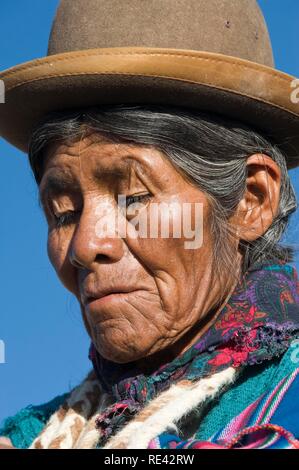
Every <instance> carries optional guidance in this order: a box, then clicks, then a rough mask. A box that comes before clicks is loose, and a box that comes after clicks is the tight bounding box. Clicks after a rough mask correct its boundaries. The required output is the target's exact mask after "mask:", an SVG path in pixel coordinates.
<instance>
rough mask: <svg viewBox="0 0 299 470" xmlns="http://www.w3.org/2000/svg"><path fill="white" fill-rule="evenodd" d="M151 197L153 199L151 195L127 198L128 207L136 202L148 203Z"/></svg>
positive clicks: (137, 195)
mask: <svg viewBox="0 0 299 470" xmlns="http://www.w3.org/2000/svg"><path fill="white" fill-rule="evenodd" d="M150 197H151V195H150V194H149V193H145V194H136V195H132V196H127V197H126V206H127V207H128V206H130V205H131V204H134V203H136V202H146V201H147V200H148V199H149V198H150Z"/></svg>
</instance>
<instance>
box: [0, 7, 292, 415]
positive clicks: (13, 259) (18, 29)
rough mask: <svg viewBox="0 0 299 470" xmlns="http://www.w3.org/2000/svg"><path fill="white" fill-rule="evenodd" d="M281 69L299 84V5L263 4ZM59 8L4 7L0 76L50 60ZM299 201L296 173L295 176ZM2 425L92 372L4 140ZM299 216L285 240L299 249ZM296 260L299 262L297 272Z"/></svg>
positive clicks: (0, 165)
mask: <svg viewBox="0 0 299 470" xmlns="http://www.w3.org/2000/svg"><path fill="white" fill-rule="evenodd" d="M259 3H260V5H261V7H262V9H263V11H264V14H265V17H266V21H267V23H268V27H269V30H270V35H271V38H272V42H273V49H274V56H275V61H276V66H277V68H279V69H281V70H283V71H285V72H287V73H290V74H292V75H295V76H297V77H299V54H298V46H297V44H298V24H299V1H298V0H284V1H282V0H260V2H259ZM57 5H58V0H1V10H0V70H3V69H5V68H8V67H11V66H13V65H16V64H18V63H21V62H24V61H26V60H30V59H34V58H37V57H41V56H43V55H45V53H46V48H47V41H48V35H49V31H50V26H51V21H52V19H53V16H54V13H55V9H56V7H57ZM291 176H292V181H293V183H294V184H295V187H296V190H297V194H298V193H299V184H298V180H299V178H298V176H299V171H297V170H296V171H292V172H291ZM0 198H1V226H0V266H1V269H0V289H1V308H0V339H2V340H4V341H5V344H6V363H5V364H0V421H1V420H2V419H3V418H5V417H6V416H9V415H12V414H14V413H15V412H16V411H18V410H19V409H20V408H21V407H23V406H26V405H28V404H29V403H33V404H39V403H42V402H46V401H48V400H50V399H51V398H52V397H54V396H55V395H57V394H60V393H63V392H65V391H67V390H69V388H70V387H72V386H74V385H76V384H77V383H78V382H79V381H80V380H81V379H82V378H83V376H84V375H85V373H86V372H87V371H88V369H89V366H90V365H89V361H88V359H87V351H88V344H89V342H88V338H87V335H86V333H85V331H84V328H83V325H82V322H81V316H80V311H79V308H78V306H77V303H76V300H75V298H73V297H72V295H71V294H69V293H68V292H67V291H66V290H65V289H64V288H63V287H62V286H61V285H60V284H59V281H58V280H57V279H56V276H55V273H54V270H53V268H52V267H51V265H50V263H49V261H48V258H47V254H46V233H47V229H46V224H45V220H44V218H43V215H42V213H41V210H40V209H39V207H38V204H37V190H36V187H35V183H34V180H33V177H32V175H31V173H30V171H29V165H28V164H27V159H26V156H25V155H24V154H22V153H21V152H19V151H18V150H16V149H14V148H13V147H12V146H10V145H8V144H7V143H6V142H4V141H3V140H0ZM298 228H299V216H298V212H297V214H296V215H295V217H293V220H292V223H291V225H290V229H289V231H288V235H287V239H288V241H290V242H294V243H296V242H298V234H299V229H298ZM298 261H299V258H298V257H297V263H296V264H297V267H298Z"/></svg>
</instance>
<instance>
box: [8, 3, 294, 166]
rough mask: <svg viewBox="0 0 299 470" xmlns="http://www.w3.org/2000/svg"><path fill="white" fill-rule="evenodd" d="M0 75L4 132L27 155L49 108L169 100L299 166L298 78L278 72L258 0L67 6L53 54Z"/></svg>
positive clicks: (57, 25)
mask: <svg viewBox="0 0 299 470" xmlns="http://www.w3.org/2000/svg"><path fill="white" fill-rule="evenodd" d="M0 79H2V80H3V81H4V84H5V92H6V93H5V103H4V104H1V105H0V134H1V135H2V136H3V137H4V138H5V139H6V140H8V141H9V142H10V143H12V144H13V145H14V146H16V147H18V148H19V149H21V150H23V151H25V152H26V151H27V149H28V141H29V137H30V133H31V130H32V128H33V127H34V126H35V125H36V123H37V122H38V121H39V120H40V119H41V118H42V117H43V116H44V115H45V114H47V113H49V112H51V111H56V110H62V109H71V108H78V107H82V106H84V107H86V106H89V105H91V106H94V105H102V104H164V105H175V106H184V107H190V108H193V109H199V110H202V111H209V112H216V113H220V114H222V115H225V116H228V117H231V118H234V119H237V120H240V121H242V122H244V123H246V124H249V125H251V126H253V127H255V128H257V129H259V130H260V131H262V132H264V133H266V134H267V135H269V136H270V137H272V138H273V139H274V140H275V141H276V143H277V145H279V146H280V148H281V149H282V150H283V151H284V152H285V155H286V157H287V162H288V167H289V168H293V167H295V166H297V165H299V104H296V103H294V102H292V100H291V93H292V91H294V90H293V88H292V81H293V80H294V77H291V76H289V75H287V74H285V73H282V72H280V71H278V70H276V69H275V68H274V65H273V57H272V50H271V44H270V40H269V35H268V31H267V27H266V25H265V21H264V18H263V15H262V13H261V11H260V9H259V7H258V5H257V3H256V1H255V0H62V1H61V3H60V6H59V8H58V11H57V14H56V18H55V20H54V23H53V27H52V31H51V36H50V40H49V49H48V56H47V57H43V58H41V59H37V60H33V61H30V62H26V63H24V64H21V65H18V66H15V67H12V68H10V69H8V70H6V71H4V72H3V73H1V74H0ZM293 101H294V100H293Z"/></svg>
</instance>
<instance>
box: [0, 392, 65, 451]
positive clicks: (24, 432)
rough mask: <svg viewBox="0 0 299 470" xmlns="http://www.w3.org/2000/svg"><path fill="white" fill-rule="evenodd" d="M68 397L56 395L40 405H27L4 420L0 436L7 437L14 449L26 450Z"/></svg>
mask: <svg viewBox="0 0 299 470" xmlns="http://www.w3.org/2000/svg"><path fill="white" fill-rule="evenodd" d="M68 395H69V393H64V394H62V395H58V396H56V397H55V398H53V399H52V400H51V401H49V402H47V403H43V404H41V405H29V406H27V407H26V408H23V409H21V410H20V411H19V412H18V413H17V414H16V415H14V416H12V417H8V418H6V420H5V421H4V424H3V426H2V427H1V428H0V436H5V437H8V438H9V439H10V440H11V441H12V444H13V445H14V447H17V448H23V449H26V448H28V447H29V446H30V445H31V443H32V442H33V441H34V439H35V438H36V437H37V435H38V434H39V433H40V432H41V431H42V429H43V428H44V426H45V425H46V423H47V421H48V420H49V418H50V416H51V415H52V414H53V413H54V412H55V411H56V410H57V409H58V408H59V407H60V405H62V403H63V402H64V401H65V400H66V398H67V397H68Z"/></svg>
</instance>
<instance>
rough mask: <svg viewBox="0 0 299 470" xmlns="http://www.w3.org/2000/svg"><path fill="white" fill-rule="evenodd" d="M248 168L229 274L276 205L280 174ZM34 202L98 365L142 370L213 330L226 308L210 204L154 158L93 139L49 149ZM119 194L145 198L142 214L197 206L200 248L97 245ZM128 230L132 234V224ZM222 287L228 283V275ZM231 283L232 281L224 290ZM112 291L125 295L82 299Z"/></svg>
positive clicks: (266, 165) (179, 242)
mask: <svg viewBox="0 0 299 470" xmlns="http://www.w3.org/2000/svg"><path fill="white" fill-rule="evenodd" d="M247 163H248V165H249V172H248V186H247V191H246V193H245V195H244V198H243V199H242V200H241V201H240V204H239V207H238V210H237V211H236V214H235V215H234V217H232V218H231V220H230V222H231V223H232V224H233V226H236V227H238V232H237V230H236V237H235V243H234V248H233V249H234V253H233V254H232V256H234V258H235V259H236V267H238V266H239V265H240V263H241V255H240V253H239V252H238V243H239V239H240V238H242V239H245V240H254V239H255V238H257V237H258V236H260V235H261V234H262V233H264V232H265V230H266V229H267V227H268V226H269V225H270V224H271V223H272V221H273V217H274V215H275V213H276V211H277V207H278V202H279V188H280V172H279V169H278V167H277V165H276V164H275V163H274V162H273V161H272V160H271V159H270V158H269V157H267V156H265V155H252V156H250V157H249V158H248V160H247ZM265 169H266V171H265ZM54 176H56V177H57V178H58V179H60V181H62V179H63V180H65V181H64V183H63V185H62V184H60V186H61V188H60V194H56V193H55V191H54V183H53V177H54ZM40 194H41V198H42V203H43V207H44V210H45V214H46V217H47V221H48V226H49V232H48V254H49V258H50V260H51V263H52V264H53V266H54V268H55V270H56V272H57V275H58V276H59V278H60V279H61V281H62V283H63V284H64V286H65V287H66V288H67V289H68V290H70V291H71V292H72V293H73V294H74V295H75V296H76V298H77V299H78V301H79V303H80V306H81V311H82V316H83V320H84V323H85V326H86V329H87V331H88V333H89V335H90V337H91V339H92V340H93V342H94V344H95V346H96V348H97V350H98V351H99V352H100V354H102V355H103V356H104V357H105V358H107V359H109V360H112V361H115V362H119V363H126V362H132V361H136V364H137V365H139V366H140V368H141V369H142V370H147V369H148V368H151V367H154V365H159V364H160V362H161V361H163V360H170V359H172V358H173V357H176V356H177V355H178V354H179V353H181V352H183V351H185V350H186V349H187V348H188V347H189V346H190V345H191V344H193V343H194V342H195V341H196V340H197V339H198V338H199V337H200V336H201V335H202V333H203V332H204V331H205V329H207V328H208V327H209V325H210V324H211V322H213V320H214V317H215V315H216V312H217V307H219V305H220V304H221V301H223V300H224V299H222V298H221V282H220V281H221V280H213V263H212V259H213V258H212V253H213V238H212V236H211V231H210V222H209V221H210V216H211V214H210V210H211V209H210V205H209V202H208V198H207V197H206V195H205V194H204V193H203V192H202V191H200V189H199V188H197V187H195V186H194V185H192V184H191V183H190V182H189V181H188V180H187V179H186V178H185V177H184V175H183V174H182V173H180V172H179V171H178V170H177V169H175V168H174V166H173V165H172V164H171V163H170V162H169V160H168V159H167V158H166V157H165V156H164V155H163V154H162V153H161V152H160V151H158V150H157V149H154V148H150V147H141V146H134V145H127V144H116V143H111V142H109V141H105V140H104V139H103V138H100V137H99V136H96V135H88V136H86V137H85V138H82V139H81V140H80V141H77V142H73V143H69V144H68V145H66V144H55V145H53V144H52V146H50V148H49V151H48V153H47V159H46V164H45V171H44V174H43V178H42V181H41V184H40ZM118 194H124V195H126V196H129V195H136V194H145V195H146V197H145V198H144V199H143V200H142V202H143V203H144V204H145V207H146V208H148V206H149V205H150V204H152V203H153V202H162V201H163V202H166V203H170V202H178V203H180V204H181V203H184V202H191V203H194V202H200V203H201V204H202V207H203V244H202V246H200V247H199V248H196V249H191V250H190V249H189V250H188V249H186V248H185V247H184V241H185V239H184V237H181V238H172V237H170V238H140V237H138V238H134V237H132V236H130V232H129V234H128V235H127V236H126V237H125V238H120V237H117V236H114V237H112V236H110V235H107V236H105V237H103V236H101V237H99V236H98V234H99V231H98V225H97V224H98V223H99V220H100V219H101V213H102V212H101V211H102V209H103V208H104V207H105V204H106V203H107V201H109V204H111V206H110V207H112V209H111V213H113V212H114V211H117V200H116V197H117V195H118ZM141 210H145V208H143V209H141ZM66 211H75V212H74V213H73V214H72V215H71V218H70V219H69V220H68V222H67V223H66V224H65V225H61V226H60V225H59V223H60V222H61V220H63V219H61V218H60V219H59V220H60V222H59V223H57V217H63V215H62V214H63V213H65V212H66ZM171 217H173V218H174V219H175V218H176V217H178V214H177V213H176V212H174V213H173V214H172V216H171ZM193 217H194V214H193ZM193 222H194V221H193ZM126 223H127V225H128V226H130V220H129V219H128V220H127V222H126ZM111 233H112V232H111ZM237 233H238V235H237ZM236 269H237V268H236ZM223 278H224V279H222V281H223V280H226V279H228V278H229V276H228V273H226V272H225V271H223ZM234 282H235V277H233V279H232V281H231V288H233V287H234ZM111 287H114V288H116V289H118V292H121V291H122V290H123V289H125V290H126V289H127V290H128V289H130V290H131V292H129V293H118V294H114V295H110V296H106V297H103V298H102V299H100V300H93V301H88V300H90V299H87V298H86V296H87V294H88V293H89V294H90V293H91V292H93V293H98V292H100V291H101V290H102V289H106V288H111ZM94 297H96V295H95V296H94ZM149 356H150V358H151V360H150V361H149V360H148V357H149Z"/></svg>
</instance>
